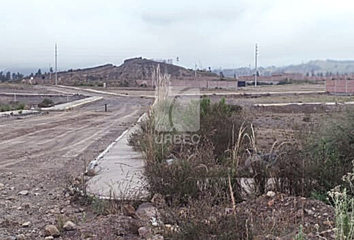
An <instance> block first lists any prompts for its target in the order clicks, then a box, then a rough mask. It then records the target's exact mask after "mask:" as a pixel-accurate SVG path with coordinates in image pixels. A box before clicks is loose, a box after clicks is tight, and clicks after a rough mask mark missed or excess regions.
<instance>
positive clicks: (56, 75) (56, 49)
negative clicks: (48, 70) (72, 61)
mask: <svg viewBox="0 0 354 240" xmlns="http://www.w3.org/2000/svg"><path fill="white" fill-rule="evenodd" d="M55 85H58V45H57V44H55Z"/></svg>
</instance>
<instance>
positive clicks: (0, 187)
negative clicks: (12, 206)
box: [0, 183, 5, 191]
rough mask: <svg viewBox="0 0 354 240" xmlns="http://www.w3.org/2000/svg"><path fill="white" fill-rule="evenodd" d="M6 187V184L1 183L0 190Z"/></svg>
mask: <svg viewBox="0 0 354 240" xmlns="http://www.w3.org/2000/svg"><path fill="white" fill-rule="evenodd" d="M4 188H5V184H3V183H0V191H1V190H4Z"/></svg>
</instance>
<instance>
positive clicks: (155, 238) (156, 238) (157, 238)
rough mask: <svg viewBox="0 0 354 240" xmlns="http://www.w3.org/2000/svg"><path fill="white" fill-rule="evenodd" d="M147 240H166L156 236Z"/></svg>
mask: <svg viewBox="0 0 354 240" xmlns="http://www.w3.org/2000/svg"><path fill="white" fill-rule="evenodd" d="M147 240H164V238H163V236H161V235H155V236H152V237H151V238H147Z"/></svg>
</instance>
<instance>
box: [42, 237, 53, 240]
mask: <svg viewBox="0 0 354 240" xmlns="http://www.w3.org/2000/svg"><path fill="white" fill-rule="evenodd" d="M52 239H54V237H52V236H48V237H45V238H44V240H52Z"/></svg>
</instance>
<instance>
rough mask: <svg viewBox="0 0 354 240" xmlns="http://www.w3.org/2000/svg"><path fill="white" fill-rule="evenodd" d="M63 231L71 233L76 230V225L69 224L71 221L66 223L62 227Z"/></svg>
mask: <svg viewBox="0 0 354 240" xmlns="http://www.w3.org/2000/svg"><path fill="white" fill-rule="evenodd" d="M63 229H64V230H65V231H73V230H75V229H76V224H75V223H73V222H71V221H67V222H66V223H65V224H64V226H63Z"/></svg>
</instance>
